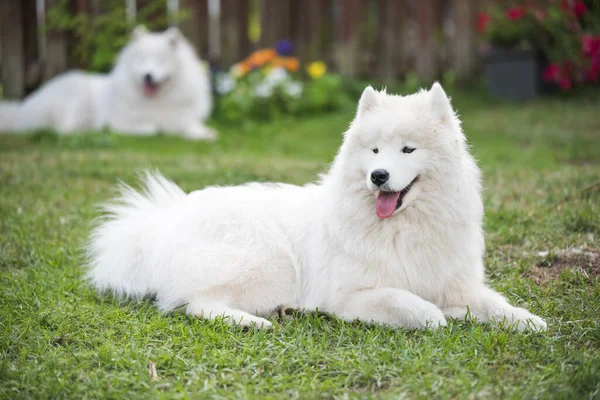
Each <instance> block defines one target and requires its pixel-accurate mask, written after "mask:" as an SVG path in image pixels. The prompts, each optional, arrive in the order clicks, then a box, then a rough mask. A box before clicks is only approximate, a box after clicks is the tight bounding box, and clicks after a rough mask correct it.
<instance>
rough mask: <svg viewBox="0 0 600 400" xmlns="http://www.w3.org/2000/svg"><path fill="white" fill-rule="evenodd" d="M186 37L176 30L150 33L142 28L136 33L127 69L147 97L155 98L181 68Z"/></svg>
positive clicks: (129, 48) (130, 48)
mask: <svg viewBox="0 0 600 400" xmlns="http://www.w3.org/2000/svg"><path fill="white" fill-rule="evenodd" d="M183 40H184V38H183V35H182V34H181V32H180V31H179V29H177V28H169V29H167V30H166V31H164V32H149V31H147V30H146V28H144V27H143V26H138V27H137V28H135V30H134V31H133V37H132V40H131V42H130V44H129V46H128V50H129V53H128V59H129V61H126V62H125V63H126V65H127V67H128V68H129V69H130V71H131V73H132V75H133V79H134V80H135V81H136V83H137V84H138V85H139V87H140V90H141V91H142V92H143V93H144V95H145V96H148V97H152V96H154V95H156V94H157V93H158V92H159V91H160V90H161V88H162V87H163V86H164V85H165V84H166V83H167V82H168V81H169V79H170V78H171V77H172V76H173V74H174V73H175V72H176V70H177V68H178V62H179V57H178V54H177V50H178V46H180V45H181V44H180V43H181V41H183Z"/></svg>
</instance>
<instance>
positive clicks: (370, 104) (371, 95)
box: [356, 86, 379, 117]
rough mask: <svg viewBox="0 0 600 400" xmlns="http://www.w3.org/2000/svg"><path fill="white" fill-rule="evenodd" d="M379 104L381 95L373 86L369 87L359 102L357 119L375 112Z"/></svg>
mask: <svg viewBox="0 0 600 400" xmlns="http://www.w3.org/2000/svg"><path fill="white" fill-rule="evenodd" d="M378 104H379V95H378V93H377V92H376V91H375V89H373V87H372V86H367V87H366V88H365V90H364V91H363V93H362V95H361V96H360V100H359V101H358V110H357V112H356V116H357V117H361V116H363V115H365V113H368V112H369V111H372V110H374V109H375V108H376V107H377V106H378Z"/></svg>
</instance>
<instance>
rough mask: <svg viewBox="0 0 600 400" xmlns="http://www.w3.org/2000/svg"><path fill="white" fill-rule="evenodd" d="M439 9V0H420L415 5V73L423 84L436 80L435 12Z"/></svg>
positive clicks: (437, 71)
mask: <svg viewBox="0 0 600 400" xmlns="http://www.w3.org/2000/svg"><path fill="white" fill-rule="evenodd" d="M439 7H441V4H440V1H439V0H420V1H419V2H418V4H417V25H418V33H417V38H418V39H417V49H416V62H415V67H416V72H417V74H418V76H419V78H420V79H421V81H422V82H424V83H427V84H429V83H431V82H432V81H433V80H434V79H436V77H437V75H438V73H439V70H438V62H437V61H438V60H437V58H438V52H437V50H438V49H437V45H436V37H435V35H436V28H438V27H437V26H436V19H437V18H436V17H437V14H436V10H439Z"/></svg>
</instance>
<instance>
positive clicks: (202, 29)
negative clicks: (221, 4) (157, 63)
mask: <svg viewBox="0 0 600 400" xmlns="http://www.w3.org/2000/svg"><path fill="white" fill-rule="evenodd" d="M181 9H182V10H188V11H189V12H190V16H189V18H188V19H186V20H185V21H183V22H182V23H181V24H180V25H179V28H180V29H181V32H183V34H184V35H185V37H186V38H188V39H189V40H190V42H192V44H193V45H194V47H195V48H196V52H197V53H198V55H199V56H200V57H201V58H204V59H208V0H181Z"/></svg>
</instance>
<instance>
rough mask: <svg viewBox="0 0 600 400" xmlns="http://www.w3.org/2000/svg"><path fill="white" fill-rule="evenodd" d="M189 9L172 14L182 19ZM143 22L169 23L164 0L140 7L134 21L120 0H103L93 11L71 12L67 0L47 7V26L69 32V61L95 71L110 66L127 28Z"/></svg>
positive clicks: (159, 25)
mask: <svg viewBox="0 0 600 400" xmlns="http://www.w3.org/2000/svg"><path fill="white" fill-rule="evenodd" d="M188 15H189V13H188V12H187V11H186V10H182V11H180V12H179V13H178V14H177V15H176V16H175V18H176V19H177V20H183V19H185V18H187V17H188ZM138 24H143V25H145V26H146V27H147V28H148V29H151V30H160V29H164V28H166V27H167V26H168V16H167V12H166V4H165V1H164V0H153V1H151V2H149V3H148V4H147V5H146V6H145V7H143V8H141V9H140V10H139V11H138V12H137V14H136V18H135V21H129V20H128V18H127V14H126V11H125V2H124V1H123V0H105V1H103V2H102V5H101V9H100V10H99V11H98V12H95V13H93V14H92V13H84V12H79V13H74V12H73V11H72V9H71V6H70V2H69V1H68V0H62V1H60V2H59V3H58V4H57V5H55V6H54V7H52V8H50V9H49V10H48V29H53V30H59V31H65V32H69V33H70V34H71V35H72V37H73V39H74V40H73V44H72V46H73V47H72V49H71V52H70V60H69V61H70V64H71V65H76V66H81V67H85V68H86V69H89V70H92V71H96V72H107V71H109V70H110V69H111V67H112V65H113V63H114V60H115V57H116V55H117V54H118V53H119V51H120V50H121V49H122V48H123V47H124V46H125V45H126V44H127V42H128V40H129V36H130V31H131V30H132V28H133V27H134V26H135V25H138Z"/></svg>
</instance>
